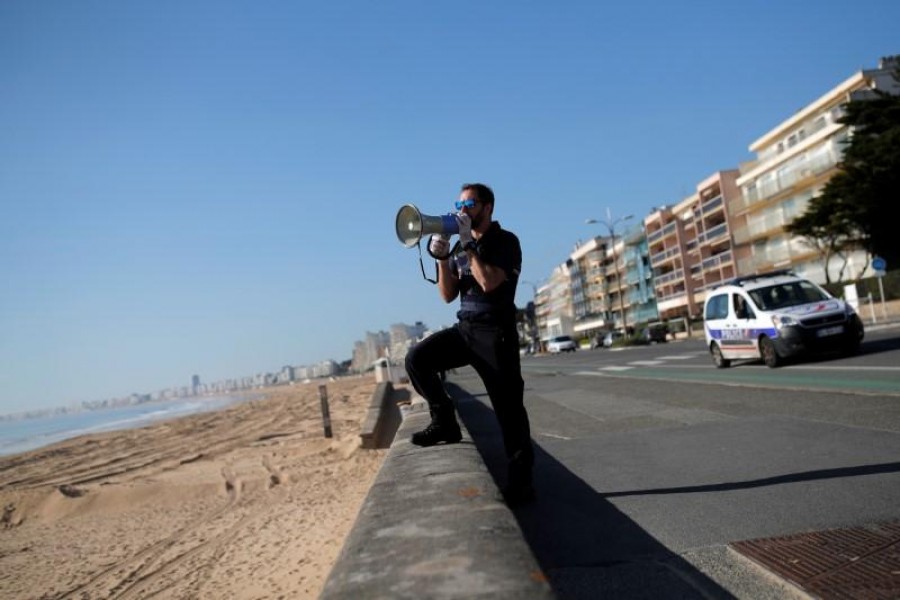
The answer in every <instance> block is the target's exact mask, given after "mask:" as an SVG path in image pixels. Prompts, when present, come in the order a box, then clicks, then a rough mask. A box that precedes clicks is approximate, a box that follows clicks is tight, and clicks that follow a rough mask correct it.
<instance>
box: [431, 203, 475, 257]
mask: <svg viewBox="0 0 900 600" xmlns="http://www.w3.org/2000/svg"><path fill="white" fill-rule="evenodd" d="M456 222H457V223H458V224H459V247H460V248H464V247H465V246H466V244H468V243H469V242H471V241H472V218H471V217H470V216H469V215H467V214H465V213H458V214H457V215H456ZM428 254H430V255H431V256H432V257H433V258H434V259H436V260H446V259H448V258H450V234H449V233H435V234H432V236H431V240H430V241H429V242H428Z"/></svg>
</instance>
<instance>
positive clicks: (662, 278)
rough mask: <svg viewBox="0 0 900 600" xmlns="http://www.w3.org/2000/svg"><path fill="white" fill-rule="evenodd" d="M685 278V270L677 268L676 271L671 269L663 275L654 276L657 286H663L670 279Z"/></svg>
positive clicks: (654, 282)
mask: <svg viewBox="0 0 900 600" xmlns="http://www.w3.org/2000/svg"><path fill="white" fill-rule="evenodd" d="M682 278H684V270H682V269H675V270H674V271H669V272H668V273H665V274H663V275H659V276H657V277H654V278H653V284H654V285H656V286H661V285H665V284H667V283H669V282H670V281H675V280H680V279H682Z"/></svg>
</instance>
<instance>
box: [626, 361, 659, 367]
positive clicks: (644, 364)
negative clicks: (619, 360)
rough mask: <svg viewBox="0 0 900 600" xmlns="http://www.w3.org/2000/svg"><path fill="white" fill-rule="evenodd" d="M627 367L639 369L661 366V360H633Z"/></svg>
mask: <svg viewBox="0 0 900 600" xmlns="http://www.w3.org/2000/svg"><path fill="white" fill-rule="evenodd" d="M628 364H629V365H638V366H640V367H655V366H656V365H661V364H663V361H661V360H633V361H631V362H630V363H628Z"/></svg>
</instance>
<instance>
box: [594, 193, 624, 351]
mask: <svg viewBox="0 0 900 600" xmlns="http://www.w3.org/2000/svg"><path fill="white" fill-rule="evenodd" d="M632 218H634V215H628V216H625V217H620V218H618V219H615V220H613V218H612V215H611V214H610V211H609V208H607V209H606V219H587V220H586V221H585V223H587V224H588V225H594V224H596V223H599V224H601V225H604V226H606V228H607V229H608V230H609V238H610V243H611V244H612V249H613V252H612V255H613V264H614V265H615V267H616V285H617V286H618V288H619V310H620V311H621V312H622V331H623V332H624V333H625V334H626V335H627V333H628V320H627V319H626V318H625V298H624V297H623V294H622V277H621V275H620V273H619V261H618V257H617V256H616V225H618V224H619V223H622V222H624V221H627V220H628V219H632Z"/></svg>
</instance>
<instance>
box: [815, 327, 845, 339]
mask: <svg viewBox="0 0 900 600" xmlns="http://www.w3.org/2000/svg"><path fill="white" fill-rule="evenodd" d="M843 332H844V326H843V325H838V326H837V327H825V328H823V329H820V330H818V331H817V332H816V335H817V336H819V337H825V336H828V335H837V334H839V333H843Z"/></svg>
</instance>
